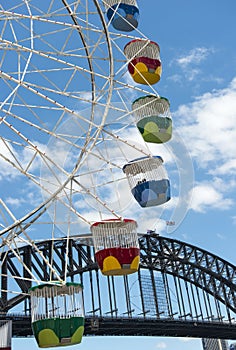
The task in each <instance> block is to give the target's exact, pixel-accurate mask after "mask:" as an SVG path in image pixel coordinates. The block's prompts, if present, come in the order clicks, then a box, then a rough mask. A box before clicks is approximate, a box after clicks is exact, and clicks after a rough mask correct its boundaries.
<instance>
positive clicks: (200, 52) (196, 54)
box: [176, 47, 213, 68]
mask: <svg viewBox="0 0 236 350" xmlns="http://www.w3.org/2000/svg"><path fill="white" fill-rule="evenodd" d="M212 52H213V49H209V48H206V47H196V48H194V49H192V50H191V51H190V52H189V53H188V54H187V55H185V56H182V57H180V58H178V59H176V62H177V64H178V65H179V66H181V67H182V68H186V67H187V66H189V65H192V64H195V65H197V64H200V63H201V62H202V61H204V60H205V59H206V58H207V56H208V55H209V54H211V53H212Z"/></svg>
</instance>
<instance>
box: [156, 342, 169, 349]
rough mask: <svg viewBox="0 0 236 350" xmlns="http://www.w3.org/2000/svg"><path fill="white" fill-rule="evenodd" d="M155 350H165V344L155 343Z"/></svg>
mask: <svg viewBox="0 0 236 350" xmlns="http://www.w3.org/2000/svg"><path fill="white" fill-rule="evenodd" d="M156 348H157V349H166V348H167V344H166V343H164V342H159V343H157V345H156Z"/></svg>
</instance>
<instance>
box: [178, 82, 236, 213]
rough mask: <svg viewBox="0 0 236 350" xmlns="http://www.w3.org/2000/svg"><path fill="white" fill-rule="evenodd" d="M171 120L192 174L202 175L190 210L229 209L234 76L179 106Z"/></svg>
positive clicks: (234, 157)
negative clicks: (223, 85) (219, 87)
mask: <svg viewBox="0 0 236 350" xmlns="http://www.w3.org/2000/svg"><path fill="white" fill-rule="evenodd" d="M173 119H174V122H175V125H176V130H177V132H178V133H179V134H180V135H181V136H182V137H183V139H184V141H185V143H186V145H189V146H188V151H189V152H190V155H191V157H192V158H193V161H194V163H195V169H196V173H198V172H201V176H202V171H204V175H205V176H204V178H203V182H202V183H200V182H199V183H198V184H197V185H196V186H195V188H194V193H193V198H192V203H191V207H192V209H193V210H196V211H198V212H204V211H205V210H207V208H214V209H216V208H217V209H223V210H226V209H229V208H230V207H231V206H232V205H233V202H234V201H233V196H234V193H235V192H234V191H235V189H236V181H235V175H236V153H235V149H236V123H235V120H236V78H235V79H233V80H232V82H231V83H230V84H229V86H228V87H226V88H225V89H222V90H218V91H212V92H211V93H206V94H204V95H202V96H199V97H198V98H196V100H195V101H194V102H193V103H191V104H188V105H183V106H180V107H179V108H178V110H177V112H176V113H174V114H173ZM197 180H198V179H197ZM198 181H199V180H198ZM230 197H231V198H230Z"/></svg>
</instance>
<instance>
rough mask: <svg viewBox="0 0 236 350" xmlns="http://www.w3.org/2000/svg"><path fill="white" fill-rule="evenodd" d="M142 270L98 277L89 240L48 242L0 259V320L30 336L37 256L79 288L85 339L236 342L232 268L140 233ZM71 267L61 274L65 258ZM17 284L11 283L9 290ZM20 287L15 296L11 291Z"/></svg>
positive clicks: (42, 272)
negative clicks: (162, 338) (131, 337)
mask: <svg viewBox="0 0 236 350" xmlns="http://www.w3.org/2000/svg"><path fill="white" fill-rule="evenodd" d="M139 243H140V249H141V262H140V269H139V271H138V273H137V274H132V275H129V276H118V277H113V276H108V277H106V276H103V275H102V274H101V272H100V271H99V269H98V266H97V264H96V262H95V259H94V248H93V244H92V239H91V237H89V236H87V237H84V238H81V237H73V238H71V239H70V240H69V246H68V245H67V244H68V242H66V240H64V239H61V240H55V241H52V240H48V241H44V242H40V243H37V249H36V248H35V246H34V247H31V246H30V245H27V246H22V247H20V248H18V254H20V256H21V259H22V261H23V262H24V263H25V264H26V265H27V266H28V270H26V269H25V268H24V264H20V263H19V258H17V254H14V251H8V252H5V253H4V254H2V256H1V299H0V318H3V319H12V320H13V335H14V336H27V335H32V331H31V325H30V300H29V295H28V289H29V288H30V287H31V283H32V282H31V278H30V273H29V271H32V272H33V274H34V275H35V276H38V279H39V280H45V281H48V280H49V279H50V277H51V276H50V272H49V270H48V266H47V264H45V263H44V260H43V259H42V256H44V257H45V258H46V259H47V260H49V261H50V262H51V264H52V265H53V267H54V269H55V271H56V272H57V273H58V274H59V275H60V276H61V277H62V278H64V277H65V275H66V276H67V279H69V280H71V281H74V282H79V283H82V284H83V285H84V295H83V299H84V307H85V335H144V336H176V337H179V336H181V337H183V336H186V337H188V336H189V337H197V338H221V339H236V266H234V265H232V264H231V263H229V262H227V261H225V260H224V259H221V258H220V257H219V256H216V255H214V254H212V253H210V252H208V251H206V250H203V249H201V248H198V247H196V246H193V245H191V244H188V243H186V242H182V241H179V240H175V239H170V238H166V237H162V236H159V235H157V234H146V235H142V236H141V235H140V236H139ZM67 253H68V264H67V269H66V271H65V266H66V265H65V259H66V254H67ZM13 285H14V286H13ZM11 287H12V288H14V289H12V290H14V291H15V290H16V289H18V290H19V293H18V294H16V295H14V296H12V294H9V292H8V291H9V290H10V288H11Z"/></svg>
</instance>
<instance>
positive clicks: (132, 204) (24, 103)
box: [0, 0, 192, 347]
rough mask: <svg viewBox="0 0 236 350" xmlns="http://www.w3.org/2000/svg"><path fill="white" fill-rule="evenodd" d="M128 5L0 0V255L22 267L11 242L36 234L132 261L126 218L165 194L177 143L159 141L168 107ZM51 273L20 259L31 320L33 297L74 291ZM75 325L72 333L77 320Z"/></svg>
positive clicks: (144, 220)
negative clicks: (88, 244) (79, 241)
mask: <svg viewBox="0 0 236 350" xmlns="http://www.w3.org/2000/svg"><path fill="white" fill-rule="evenodd" d="M139 12H140V11H139V8H138V5H137V2H136V0H123V1H121V0H76V1H75V0H51V1H47V2H44V1H42V2H40V3H39V2H38V1H36V0H23V1H22V0H12V1H10V2H9V1H2V2H1V5H0V18H1V22H0V90H1V101H0V184H1V197H0V254H1V264H3V263H4V256H5V255H4V254H5V253H7V252H9V251H12V252H14V255H16V256H17V259H18V262H19V264H22V265H24V267H25V269H26V270H27V265H26V264H25V262H24V261H23V260H22V257H21V255H20V253H18V250H17V248H18V247H20V246H22V245H30V246H32V247H34V248H35V249H36V250H37V251H39V248H37V242H38V241H42V240H47V239H54V238H58V237H61V238H62V239H67V240H69V239H70V238H71V237H74V236H80V237H82V236H83V235H86V234H87V233H88V232H91V234H92V236H93V239H94V241H93V242H94V247H95V252H96V259H97V262H98V265H99V267H100V269H101V271H102V273H103V274H104V275H122V274H130V273H133V272H136V271H137V269H138V265H139V248H138V240H137V226H138V227H139V231H140V232H144V231H146V230H147V229H154V228H155V226H156V223H157V222H158V220H159V219H160V218H162V215H163V212H164V210H165V208H166V206H168V205H169V204H170V203H171V201H170V199H171V188H170V187H171V186H170V181H169V178H168V174H167V172H166V169H165V167H164V165H163V162H164V159H165V157H167V158H169V159H170V158H171V157H173V155H174V153H176V152H179V154H181V155H182V154H183V153H184V151H185V149H183V145H182V144H181V142H180V139H178V138H177V140H176V141H175V144H174V146H173V145H172V146H171V147H167V146H166V143H167V142H168V141H169V140H170V139H171V138H172V119H171V114H170V103H169V100H168V99H167V98H165V97H161V96H160V95H159V94H158V92H157V91H156V90H155V84H156V83H158V81H159V80H160V78H161V72H162V64H161V59H160V48H159V45H158V44H157V43H156V42H155V41H153V39H155V38H147V37H146V36H145V35H144V34H143V33H142V32H141V31H140V30H139V26H138V24H139ZM163 144H165V147H163ZM181 147H182V148H181ZM163 154H164V158H163ZM177 158H178V157H177ZM177 158H176V159H177ZM185 161H186V159H185ZM187 161H188V159H187ZM178 162H179V160H177V161H176V163H177V167H179V168H181V167H182V163H181V162H179V163H178ZM185 164H186V162H185ZM189 168H191V166H189ZM184 173H185V174H186V167H185V171H184ZM190 173H191V171H190ZM191 175H192V174H191ZM190 177H191V176H190ZM182 180H183V183H184V184H186V181H185V179H182ZM179 182H181V180H179ZM182 188H183V186H182ZM182 202H184V203H185V202H186V201H185V200H184V201H182ZM171 206H172V204H170V208H171ZM176 206H177V208H178V205H176ZM185 209H186V208H185ZM177 212H178V210H177ZM178 215H179V212H178ZM181 215H182V216H183V214H182V213H181ZM181 215H180V216H181ZM127 252H128V254H126V253H127ZM39 253H40V252H39ZM41 256H42V259H43V260H44V263H45V264H47V268H48V269H51V270H52V275H53V276H54V282H55V270H54V269H53V266H51V263H50V261H47V258H46V257H45V256H43V255H41ZM124 256H125V258H124ZM119 259H121V260H122V259H128V260H129V261H128V260H127V261H125V262H124V264H123V265H122V263H121V262H120V260H119ZM65 263H66V262H65ZM65 271H66V267H65ZM29 276H30V277H29ZM56 277H57V279H58V281H59V282H60V283H61V286H62V289H61V290H60V291H58V284H57V285H56V286H54V285H53V284H52V285H50V286H49V285H46V286H44V284H43V283H45V281H43V280H42V281H39V280H38V279H36V278H35V276H34V275H33V274H32V272H31V271H28V274H27V278H28V279H30V280H31V282H32V283H35V284H36V287H33V289H32V290H31V294H32V305H33V309H32V312H33V318H34V321H35V322H36V323H37V322H39V321H40V319H41V318H40V317H41V316H42V315H41V316H40V315H39V314H37V312H36V311H35V310H36V309H37V307H38V305H39V304H40V303H39V300H41V301H42V300H43V301H44V302H45V300H46V302H47V300H48V298H49V299H50V300H51V303H53V304H54V301H55V298H57V299H58V298H59V299H60V297H64V296H65V295H67V297H68V298H69V299H71V297H72V295H73V297H74V295H75V294H80V293H81V286H78V285H73V284H72V285H71V284H70V283H69V284H68V282H67V281H66V276H65V280H63V281H62V280H61V277H60V276H58V275H57V276H56ZM47 282H48V281H47ZM40 284H42V285H40ZM37 285H39V288H38V287H37ZM54 287H55V288H54ZM53 288H54V289H53ZM4 292H12V291H4ZM45 293H46V294H45ZM54 293H55V294H54ZM49 295H50V297H49ZM40 298H41V299H40ZM73 300H74V299H73ZM68 302H71V300H69V301H68ZM72 304H73V303H72V302H71V305H72ZM40 305H41V304H40ZM44 306H45V305H44ZM40 307H42V305H41V306H40ZM71 307H72V306H71ZM62 308H63V307H62V306H60V308H59V307H58V309H62ZM53 312H54V311H53ZM60 312H61V313H59V314H58V315H57V316H58V319H60V318H61V317H64V314H63V311H60ZM70 312H72V311H70ZM53 317H54V318H55V317H56V316H55V315H53ZM76 317H78V319H79V320H80V321H79V322H81V327H82V324H83V321H82V320H81V317H82V316H81V315H79V316H78V315H76ZM40 322H41V321H40ZM46 331H47V332H48V329H47V330H46ZM77 331H78V334H77V333H76V332H77ZM75 334H77V335H76V336H75V335H74V338H75V339H74V342H75V343H76V342H78V343H79V342H80V341H81V336H82V330H81V328H80V329H79V328H78V329H77V328H75ZM42 337H43V336H42ZM46 338H47V337H46ZM52 338H53V337H52ZM42 339H43V340H42V342H41V344H44V343H43V342H44V340H45V339H44V338H42ZM68 339H69V338H68ZM54 340H55V339H54ZM40 341H41V340H40ZM40 341H39V343H40ZM56 341H58V343H56ZM45 344H46V343H45ZM45 344H44V345H45ZM55 344H60V341H59V340H55ZM53 346H56V345H53ZM44 347H45V346H44Z"/></svg>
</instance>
